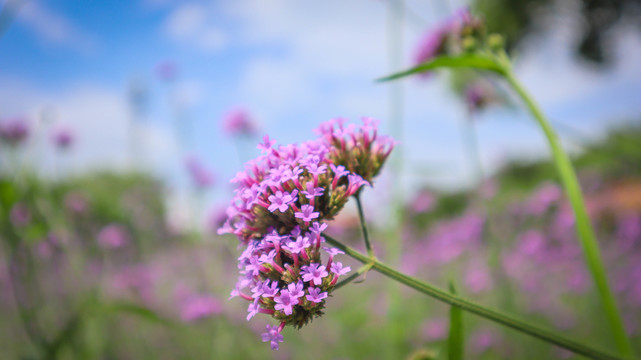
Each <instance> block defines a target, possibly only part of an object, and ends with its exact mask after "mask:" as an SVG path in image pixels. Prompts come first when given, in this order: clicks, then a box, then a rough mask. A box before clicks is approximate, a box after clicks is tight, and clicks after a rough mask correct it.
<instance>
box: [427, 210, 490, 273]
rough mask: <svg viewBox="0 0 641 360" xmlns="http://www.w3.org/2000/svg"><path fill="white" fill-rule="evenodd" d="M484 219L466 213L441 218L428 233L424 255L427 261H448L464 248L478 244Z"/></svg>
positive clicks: (471, 247) (459, 254)
mask: <svg viewBox="0 0 641 360" xmlns="http://www.w3.org/2000/svg"><path fill="white" fill-rule="evenodd" d="M484 223H485V221H484V219H483V218H482V217H481V216H479V215H477V214H475V213H471V212H470V213H467V214H464V215H462V216H459V217H457V218H454V219H447V220H441V221H440V222H439V223H438V224H436V225H435V227H434V228H433V230H432V231H431V232H430V233H429V234H428V244H427V248H426V251H425V253H426V257H427V260H428V261H434V262H436V263H449V262H450V261H453V260H454V259H456V258H458V257H459V256H461V255H462V254H463V253H464V252H465V251H466V250H471V249H473V248H474V246H476V245H479V243H480V241H481V235H482V233H483V226H484Z"/></svg>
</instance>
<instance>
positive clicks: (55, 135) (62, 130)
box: [51, 127, 74, 150]
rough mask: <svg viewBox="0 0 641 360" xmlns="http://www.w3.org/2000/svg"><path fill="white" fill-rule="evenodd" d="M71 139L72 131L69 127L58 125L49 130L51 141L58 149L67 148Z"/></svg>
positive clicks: (72, 138) (72, 137)
mask: <svg viewBox="0 0 641 360" xmlns="http://www.w3.org/2000/svg"><path fill="white" fill-rule="evenodd" d="M73 140H74V136H73V132H72V131H71V130H70V129H69V128H66V127H58V128H56V129H54V130H53V131H52V132H51V142H52V143H53V144H54V145H55V146H56V147H57V148H58V149H60V150H65V149H68V148H69V147H70V146H71V145H72V143H73Z"/></svg>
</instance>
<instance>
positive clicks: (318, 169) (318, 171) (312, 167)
mask: <svg viewBox="0 0 641 360" xmlns="http://www.w3.org/2000/svg"><path fill="white" fill-rule="evenodd" d="M307 171H308V172H309V173H310V174H312V175H314V178H317V177H318V176H319V175H322V174H324V173H325V171H327V165H321V166H318V164H314V163H310V164H308V165H307Z"/></svg>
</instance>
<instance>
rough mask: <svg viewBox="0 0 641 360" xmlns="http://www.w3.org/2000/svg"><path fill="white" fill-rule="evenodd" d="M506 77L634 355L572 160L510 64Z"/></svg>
mask: <svg viewBox="0 0 641 360" xmlns="http://www.w3.org/2000/svg"><path fill="white" fill-rule="evenodd" d="M503 76H504V78H505V79H506V80H507V82H508V83H509V84H510V86H512V88H513V89H514V91H516V93H517V94H518V95H519V96H520V97H521V99H522V100H523V102H524V103H525V105H526V106H527V108H528V109H529V110H530V112H531V113H532V115H533V116H534V118H535V119H536V121H537V123H538V124H539V126H540V127H541V129H542V130H543V132H544V134H545V137H546V138H547V141H548V143H549V145H550V150H551V151H552V156H553V159H554V164H555V166H556V168H557V170H558V172H559V177H560V178H561V182H562V183H563V187H564V188H565V192H566V194H567V197H568V199H569V200H570V204H571V205H572V209H573V210H574V215H575V219H576V229H577V233H578V237H579V240H580V241H579V242H580V243H581V247H582V248H583V254H584V257H585V262H586V264H587V266H588V268H589V269H590V272H591V274H592V278H593V280H594V283H595V284H596V287H597V289H598V292H599V295H600V297H601V302H602V303H603V308H604V310H605V313H606V316H607V318H608V321H609V323H610V330H611V331H612V335H613V337H614V340H615V343H616V346H617V349H618V350H619V352H620V353H621V354H623V355H625V356H631V355H632V347H631V346H630V342H629V340H628V337H627V336H626V333H625V328H624V326H623V321H622V320H621V315H620V313H619V310H618V308H617V305H616V302H615V300H614V296H613V294H612V290H611V289H610V286H609V285H608V279H607V276H606V274H607V273H606V271H605V266H604V265H603V260H602V258H601V252H600V250H599V245H598V243H597V240H596V236H595V235H594V229H593V228H592V224H591V223H590V218H589V217H588V213H587V211H586V207H585V200H584V199H583V194H582V192H581V187H580V185H579V181H578V180H577V177H576V173H575V171H574V168H573V167H572V163H571V162H570V159H569V157H568V155H567V154H566V153H565V151H563V148H562V147H561V144H560V141H559V139H558V137H557V135H556V133H555V132H554V129H553V128H552V126H551V125H550V123H549V122H548V121H547V119H546V117H545V115H543V112H542V111H541V109H540V108H539V107H538V105H537V104H536V103H535V102H534V100H533V99H532V97H531V96H530V95H529V94H528V92H527V91H526V90H525V88H524V87H523V86H522V85H521V83H520V82H519V81H518V80H517V78H516V77H515V76H514V73H513V72H512V69H511V67H509V66H505V70H504V72H503Z"/></svg>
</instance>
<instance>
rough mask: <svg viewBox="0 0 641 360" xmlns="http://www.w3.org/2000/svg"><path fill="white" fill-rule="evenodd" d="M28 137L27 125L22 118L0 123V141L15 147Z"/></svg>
mask: <svg viewBox="0 0 641 360" xmlns="http://www.w3.org/2000/svg"><path fill="white" fill-rule="evenodd" d="M28 136H29V125H28V124H27V121H26V120H25V119H23V118H19V117H17V118H13V119H9V120H5V121H3V122H0V141H2V142H4V143H6V144H8V145H10V146H16V145H19V144H21V143H22V142H24V141H25V140H26V139H27V137H28Z"/></svg>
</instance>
